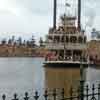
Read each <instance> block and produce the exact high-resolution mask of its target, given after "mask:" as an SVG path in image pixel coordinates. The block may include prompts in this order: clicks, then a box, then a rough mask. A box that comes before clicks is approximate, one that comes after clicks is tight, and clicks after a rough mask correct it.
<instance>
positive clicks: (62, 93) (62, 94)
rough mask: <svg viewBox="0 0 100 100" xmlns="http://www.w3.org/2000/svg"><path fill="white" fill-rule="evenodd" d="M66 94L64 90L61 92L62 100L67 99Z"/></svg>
mask: <svg viewBox="0 0 100 100" xmlns="http://www.w3.org/2000/svg"><path fill="white" fill-rule="evenodd" d="M64 93H65V92H64V88H63V89H62V91H61V96H62V97H61V98H62V100H64V99H65V98H64Z"/></svg>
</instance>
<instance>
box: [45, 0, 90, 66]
mask: <svg viewBox="0 0 100 100" xmlns="http://www.w3.org/2000/svg"><path fill="white" fill-rule="evenodd" d="M78 1H79V2H78V20H77V16H72V15H67V14H66V13H64V14H63V15H62V16H61V17H60V24H59V25H58V26H56V4H55V3H56V0H54V21H53V22H54V24H53V28H50V29H49V33H48V35H47V36H46V37H47V44H46V49H48V53H47V55H46V57H45V62H44V64H45V65H57V66H58V65H61V64H63V65H80V64H83V65H86V66H87V65H88V55H87V53H86V51H87V45H86V41H87V37H86V35H85V31H84V30H81V22H80V20H81V10H80V7H81V0H78ZM76 22H78V23H77V25H76Z"/></svg>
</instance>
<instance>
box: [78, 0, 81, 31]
mask: <svg viewBox="0 0 100 100" xmlns="http://www.w3.org/2000/svg"><path fill="white" fill-rule="evenodd" d="M78 30H79V31H81V0H78Z"/></svg>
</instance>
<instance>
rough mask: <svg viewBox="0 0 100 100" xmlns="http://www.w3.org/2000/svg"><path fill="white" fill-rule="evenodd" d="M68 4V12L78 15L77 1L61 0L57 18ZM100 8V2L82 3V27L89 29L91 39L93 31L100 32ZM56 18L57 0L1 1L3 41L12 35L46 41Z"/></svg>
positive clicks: (0, 13) (0, 35)
mask: <svg viewBox="0 0 100 100" xmlns="http://www.w3.org/2000/svg"><path fill="white" fill-rule="evenodd" d="M65 1H66V2H68V3H70V4H71V7H70V8H66V11H67V12H69V11H72V12H74V13H75V14H77V11H75V9H77V8H76V5H77V0H58V1H57V8H58V9H57V19H58V18H59V16H60V15H61V14H63V13H64V11H65V7H64V5H65ZM73 8H74V10H73ZM99 9H100V0H95V2H94V0H82V26H83V28H86V30H87V33H86V34H87V36H88V37H89V35H90V34H89V32H90V30H91V28H93V27H96V28H97V29H98V30H100V29H99V28H100V27H99V26H100V18H99V16H100V14H99ZM52 16H53V0H0V38H4V37H10V36H11V35H16V37H18V36H22V37H23V38H25V39H27V38H30V37H31V35H34V36H35V38H36V39H39V37H40V36H42V37H43V38H45V35H46V34H47V33H48V29H49V28H50V27H52ZM57 22H58V21H57ZM58 23H59V22H58Z"/></svg>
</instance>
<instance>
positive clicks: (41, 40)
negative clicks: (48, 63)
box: [39, 37, 44, 47]
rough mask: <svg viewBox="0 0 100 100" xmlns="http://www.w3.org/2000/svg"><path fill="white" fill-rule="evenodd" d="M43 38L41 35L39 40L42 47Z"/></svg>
mask: <svg viewBox="0 0 100 100" xmlns="http://www.w3.org/2000/svg"><path fill="white" fill-rule="evenodd" d="M43 43H44V42H43V39H42V37H40V40H39V45H40V47H43Z"/></svg>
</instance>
